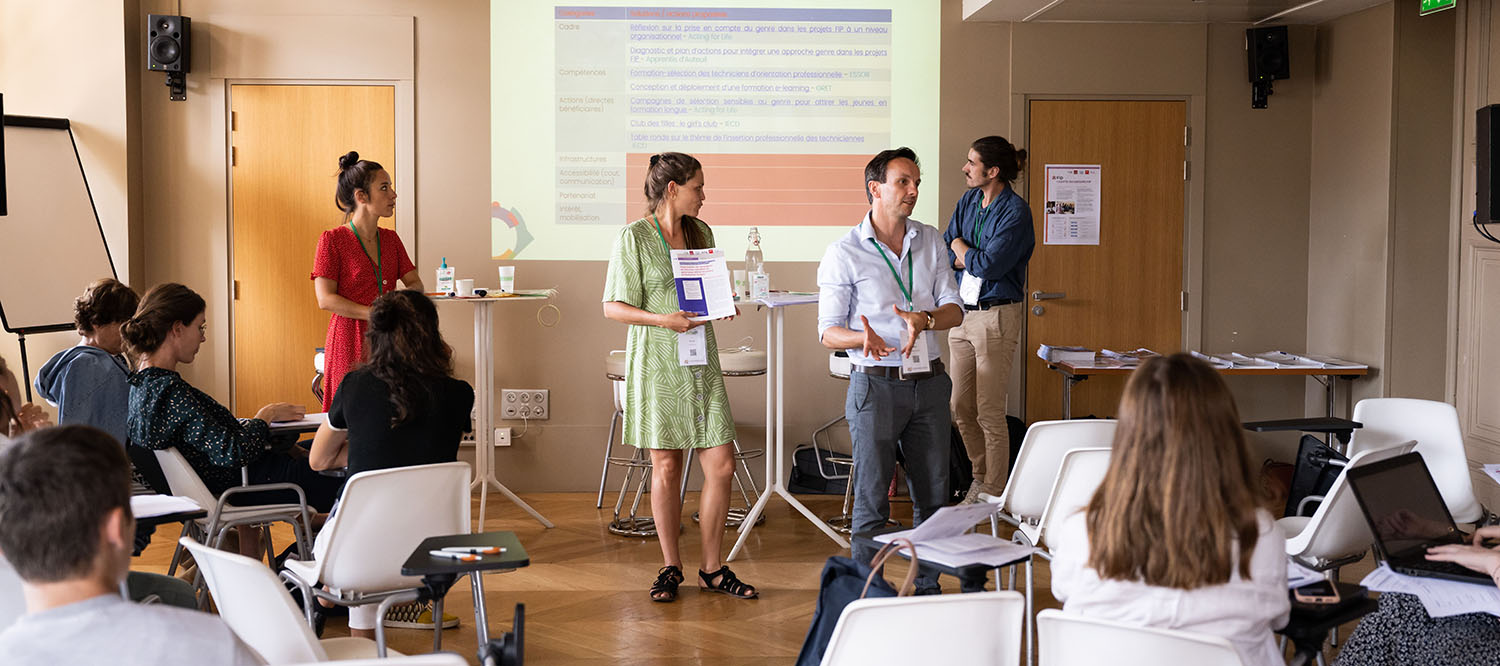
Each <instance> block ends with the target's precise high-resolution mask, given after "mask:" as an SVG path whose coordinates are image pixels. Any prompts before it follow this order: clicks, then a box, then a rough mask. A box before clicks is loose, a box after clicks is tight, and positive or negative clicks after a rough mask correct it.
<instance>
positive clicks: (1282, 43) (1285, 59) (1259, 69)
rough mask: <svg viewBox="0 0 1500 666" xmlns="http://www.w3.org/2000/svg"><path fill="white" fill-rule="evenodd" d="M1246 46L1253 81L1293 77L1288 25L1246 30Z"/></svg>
mask: <svg viewBox="0 0 1500 666" xmlns="http://www.w3.org/2000/svg"><path fill="white" fill-rule="evenodd" d="M1245 48H1246V50H1248V51H1249V55H1250V57H1249V61H1250V82H1251V83H1255V82H1257V81H1271V80H1276V79H1285V78H1289V77H1291V75H1292V68H1291V50H1290V49H1289V48H1288V47H1287V33H1286V26H1284V25H1275V26H1271V27H1268V28H1250V29H1249V30H1246V31H1245Z"/></svg>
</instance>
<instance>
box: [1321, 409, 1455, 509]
mask: <svg viewBox="0 0 1500 666" xmlns="http://www.w3.org/2000/svg"><path fill="white" fill-rule="evenodd" d="M1354 420H1355V421H1359V422H1360V423H1362V424H1364V427H1362V428H1360V429H1358V430H1355V431H1354V439H1353V440H1352V441H1351V442H1349V455H1350V456H1353V455H1355V454H1357V453H1359V452H1360V451H1368V450H1370V449H1377V448H1385V447H1389V446H1395V445H1397V444H1400V443H1402V442H1405V441H1407V440H1416V442H1417V448H1416V451H1417V453H1420V454H1422V461H1423V462H1425V463H1427V469H1428V470H1430V471H1431V472H1432V480H1433V481H1436V482H1437V486H1438V491H1439V492H1441V493H1442V494H1443V502H1444V503H1446V504H1447V505H1448V512H1449V513H1451V514H1453V519H1454V520H1456V521H1458V522H1460V523H1474V522H1478V521H1479V520H1480V519H1481V518H1483V517H1484V515H1483V514H1484V510H1483V509H1482V508H1481V507H1480V506H1479V500H1478V499H1477V498H1475V497H1474V478H1473V477H1472V476H1471V475H1470V474H1469V458H1468V455H1467V454H1466V453H1465V452H1464V437H1463V433H1462V432H1460V431H1459V428H1458V410H1457V409H1455V408H1454V407H1453V405H1450V404H1448V403H1446V402H1437V401H1434V400H1416V399H1413V398H1371V399H1368V400H1361V401H1359V402H1358V403H1357V404H1355V405H1354Z"/></svg>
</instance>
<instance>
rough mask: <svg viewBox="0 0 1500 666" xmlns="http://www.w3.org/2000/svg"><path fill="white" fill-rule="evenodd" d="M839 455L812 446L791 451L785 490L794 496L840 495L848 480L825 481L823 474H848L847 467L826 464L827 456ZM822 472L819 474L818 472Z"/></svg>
mask: <svg viewBox="0 0 1500 666" xmlns="http://www.w3.org/2000/svg"><path fill="white" fill-rule="evenodd" d="M836 455H841V454H837V453H833V452H831V451H829V450H828V449H820V448H817V447H814V446H799V447H797V449H796V450H795V451H792V476H791V478H790V479H789V480H787V484H786V485H787V490H790V491H792V493H793V494H796V495H842V494H844V484H846V483H848V479H826V478H823V474H848V473H849V467H848V466H847V465H835V464H833V463H831V462H828V458H829V456H836ZM820 469H821V470H822V471H821V472H820V471H819V470H820Z"/></svg>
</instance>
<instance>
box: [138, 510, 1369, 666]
mask: <svg viewBox="0 0 1500 666" xmlns="http://www.w3.org/2000/svg"><path fill="white" fill-rule="evenodd" d="M593 499H594V494H593V493H534V494H528V495H525V500H526V501H527V502H528V503H530V504H531V505H532V506H533V507H535V508H536V509H537V510H538V511H540V512H542V514H543V515H546V516H547V517H548V518H549V519H550V520H552V521H553V522H554V523H555V524H556V525H557V526H556V527H555V528H553V529H546V528H543V527H542V526H541V525H540V524H539V523H537V522H536V521H534V520H532V519H531V517H530V516H528V515H526V514H525V513H523V512H522V511H521V510H520V509H518V508H516V507H515V506H514V505H512V504H510V503H509V502H508V501H506V500H505V499H503V498H499V497H492V498H491V500H490V506H489V509H488V511H487V512H486V516H487V520H486V523H485V529H486V530H511V531H513V532H515V533H516V535H517V536H518V537H519V538H520V540H521V543H522V544H524V545H525V547H526V550H527V553H528V554H529V555H530V556H531V566H529V567H526V568H523V569H519V570H517V571H514V572H511V573H504V574H493V575H488V576H486V577H485V580H484V585H485V597H486V604H487V608H488V612H489V615H490V628H491V629H490V631H491V635H492V636H498V635H499V634H500V632H502V631H507V630H509V628H510V625H511V620H512V617H513V615H514V608H515V605H516V604H518V603H519V604H525V606H526V620H525V622H526V630H525V643H526V644H525V650H526V661H527V663H529V664H548V665H552V664H558V665H565V666H566V665H580V666H583V665H590V666H592V665H600V664H620V665H635V664H653V665H666V666H687V665H689V664H714V665H719V664H723V665H726V666H749V665H760V664H777V665H784V664H790V663H792V661H793V660H794V659H795V658H796V656H797V652H798V651H799V650H800V649H801V646H802V640H803V637H804V636H805V635H806V632H807V627H808V624H809V622H811V620H812V613H813V607H814V604H815V603H816V599H817V586H818V575H819V573H820V572H821V571H822V569H823V562H824V560H825V559H827V558H828V557H829V556H830V555H839V554H847V553H848V551H846V550H843V549H840V548H839V547H838V546H837V545H836V544H834V543H833V542H832V541H830V540H829V539H828V538H827V537H826V536H824V535H823V534H822V532H820V531H818V530H817V529H816V528H815V527H813V526H812V524H811V523H809V522H807V520H806V519H804V518H803V517H802V516H801V515H800V514H797V513H796V511H795V510H793V509H792V508H791V507H790V506H788V505H787V504H786V503H785V502H782V501H780V500H777V499H772V500H771V502H770V504H769V507H768V510H767V519H766V522H765V523H763V524H762V525H759V526H757V527H756V528H755V530H754V532H753V533H752V535H751V537H750V539H749V541H748V542H747V544H746V548H745V552H743V553H741V554H740V557H739V559H738V560H737V561H735V562H732V563H730V566H732V567H733V568H734V570H735V572H736V573H737V574H738V575H739V576H740V578H742V579H743V580H745V581H746V582H748V583H751V584H753V585H755V586H756V587H757V588H759V589H760V598H759V599H755V600H748V601H747V600H740V599H733V598H730V597H728V596H726V595H721V594H711V593H704V592H699V591H698V590H697V589H696V588H695V587H693V586H694V585H695V584H696V580H695V577H694V575H693V573H692V571H693V569H694V568H696V567H697V565H698V550H699V543H700V539H699V536H698V529H697V525H696V524H695V523H693V522H692V521H691V519H688V518H687V516H690V515H691V514H692V512H693V511H694V510H696V497H695V496H694V495H693V494H690V496H689V498H688V501H687V507H686V508H685V510H684V512H683V514H684V518H685V529H684V532H683V534H682V538H681V548H682V553H683V557H684V569H685V570H686V571H687V575H688V581H687V582H686V583H685V584H684V585H683V588H682V594H681V596H680V597H679V598H678V600H677V601H676V602H675V603H670V604H666V603H653V602H652V601H650V599H649V597H648V595H647V593H646V590H647V588H649V587H650V585H651V582H652V580H654V579H655V577H656V571H657V569H658V567H660V566H661V550H660V548H659V547H658V545H657V542H656V540H655V539H654V538H652V539H640V538H627V537H619V536H615V535H613V534H610V533H609V531H608V530H607V529H606V526H607V525H608V524H609V521H610V519H611V518H612V513H613V512H612V509H613V506H614V502H613V499H614V497H613V495H612V494H608V495H606V496H605V500H606V501H605V508H603V509H595V508H594V505H593V504H590V502H591V501H592V500H593ZM801 499H803V501H804V502H805V503H806V504H807V505H808V506H809V507H810V508H811V509H812V510H813V512H814V513H816V514H818V515H822V516H829V515H834V514H837V513H838V512H839V510H840V508H841V502H842V498H841V497H838V496H823V495H810V496H802V497H801ZM476 509H477V507H476ZM891 510H892V514H893V517H895V518H896V519H897V520H901V521H902V522H903V523H904V524H908V525H909V524H910V520H911V505H910V504H909V503H907V502H901V501H896V502H893V503H892V507H891ZM475 515H478V513H477V510H476V512H475ZM273 534H274V536H275V540H276V543H278V544H285V543H287V542H289V540H290V530H285V531H282V532H275V533H273ZM175 535H176V531H175V530H173V529H171V527H170V526H165V527H163V528H160V529H159V530H158V531H157V535H156V536H155V537H154V538H153V539H152V542H151V546H150V547H149V548H147V549H146V551H145V552H144V553H142V555H141V556H140V557H138V558H136V562H135V568H136V569H139V570H142V571H154V572H157V573H165V572H166V568H167V563H168V561H169V560H170V558H171V556H172V543H173V541H172V539H173V537H175ZM734 536H735V533H734V532H728V533H726V535H725V545H724V555H727V554H728V551H729V548H730V546H731V545H732V544H733V538H734ZM1367 562H1368V558H1367V560H1366V563H1361V564H1360V565H1356V566H1355V567H1352V568H1349V569H1346V570H1345V571H1346V574H1345V576H1344V579H1345V580H1356V581H1357V580H1359V577H1362V576H1363V575H1364V573H1366V572H1367V571H1368V570H1369V566H1368V565H1367ZM904 574H905V570H904V565H899V564H898V565H894V566H892V567H889V568H888V571H887V576H888V577H889V578H891V579H892V580H899V577H900V576H902V575H904ZM1036 583H1037V593H1036V601H1037V607H1038V608H1039V609H1041V608H1055V607H1057V606H1058V604H1057V603H1056V602H1055V601H1054V600H1053V599H1052V597H1051V594H1050V592H1049V590H1048V585H1049V581H1048V569H1047V566H1046V565H1045V564H1044V563H1043V564H1039V565H1038V566H1037V567H1036ZM942 584H943V586H944V590H945V592H957V591H958V582H957V581H956V580H954V579H951V578H949V577H946V576H944V577H943V579H942ZM445 603H446V607H445V611H446V612H448V613H451V614H453V615H457V616H458V617H459V620H460V625H459V627H458V628H457V629H450V630H448V631H445V632H444V633H443V648H444V649H445V650H451V651H455V652H457V653H459V654H462V655H464V656H465V657H467V658H468V659H469V660H470V661H471V662H473V661H474V660H475V652H476V649H475V648H476V637H475V632H474V614H473V610H472V609H473V605H472V594H471V592H470V587H469V586H468V585H467V584H461V585H459V586H455V587H454V589H453V590H452V591H451V592H449V594H448V597H447V600H446V602H445ZM347 635H348V629H347V625H346V624H345V621H344V619H343V618H330V619H329V621H328V625H327V628H326V630H325V632H324V637H325V638H331V637H336V636H347ZM386 635H387V636H388V640H389V643H390V646H391V647H392V648H393V649H395V650H398V651H400V652H402V653H404V654H422V653H426V652H429V651H431V648H432V633H431V632H429V631H417V630H402V629H393V630H389V631H387V634H386Z"/></svg>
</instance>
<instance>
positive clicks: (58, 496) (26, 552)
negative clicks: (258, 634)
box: [0, 425, 262, 666]
mask: <svg viewBox="0 0 1500 666" xmlns="http://www.w3.org/2000/svg"><path fill="white" fill-rule="evenodd" d="M134 535H135V517H134V516H132V515H131V513H130V463H129V461H127V460H126V458H125V453H124V451H123V450H121V447H120V445H119V443H118V442H116V441H114V439H113V438H111V437H110V436H109V435H108V434H106V433H105V432H104V431H102V430H98V429H96V428H92V427H89V426H81V425H70V426H60V427H55V428H44V429H41V430H37V431H34V432H31V433H29V434H27V435H26V436H24V437H21V438H19V439H17V440H16V441H15V442H13V443H11V444H10V446H8V447H6V448H5V450H4V451H3V452H0V554H3V555H4V556H5V559H7V560H8V561H9V562H10V564H11V566H13V567H14V568H15V570H16V573H17V574H19V575H20V577H21V582H22V591H23V592H24V594H25V597H26V615H24V616H22V617H21V618H20V619H19V620H17V621H16V623H15V624H13V625H11V626H10V627H9V628H8V629H6V630H5V631H4V633H0V664H6V665H7V666H30V665H32V664H35V665H37V666H43V665H45V666H53V665H54V664H76V663H86V662H94V661H97V662H100V663H110V664H118V665H135V664H139V665H141V666H148V665H149V666H171V665H173V664H205V665H215V664H224V665H227V666H239V665H241V664H260V663H262V662H261V659H260V658H259V657H258V656H257V655H256V654H255V652H253V651H252V650H251V649H250V648H248V647H246V646H245V644H244V643H241V642H240V640H239V638H237V637H236V636H235V635H234V634H233V633H232V632H231V631H230V630H229V627H228V626H227V625H225V624H224V622H223V621H222V620H220V619H219V618H218V617H216V616H213V615H209V614H207V613H200V612H198V611H192V610H185V609H182V608H173V607H168V606H163V605H159V604H150V605H141V604H135V603H131V602H128V601H126V600H124V599H122V598H121V597H120V581H121V580H123V579H124V578H125V575H126V573H127V572H128V571H129V569H130V553H131V547H132V544H133V540H134Z"/></svg>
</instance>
